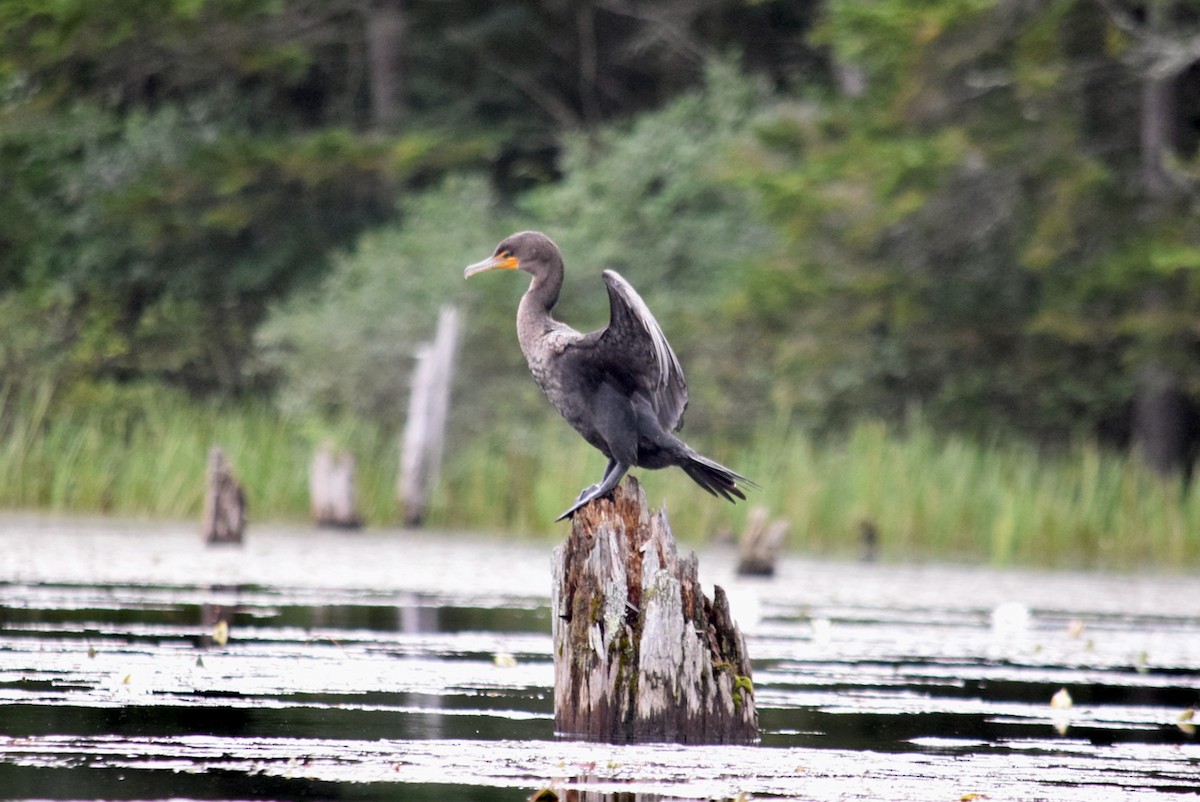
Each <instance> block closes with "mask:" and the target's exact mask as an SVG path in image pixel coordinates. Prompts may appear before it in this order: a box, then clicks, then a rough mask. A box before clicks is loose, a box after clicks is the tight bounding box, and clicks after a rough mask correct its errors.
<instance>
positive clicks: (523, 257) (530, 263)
mask: <svg viewBox="0 0 1200 802" xmlns="http://www.w3.org/2000/svg"><path fill="white" fill-rule="evenodd" d="M554 265H558V266H559V269H560V270H561V266H562V254H561V253H560V252H559V250H558V246H557V245H555V244H554V243H553V242H552V241H551V240H550V238H549V237H547V236H546V235H545V234H543V233H541V232H540V231H522V232H520V233H519V234H513V235H512V236H511V237H507V238H506V239H505V240H504V241H503V242H501V243H500V244H499V245H497V246H496V250H495V251H493V252H492V255H491V256H489V257H488V258H487V259H484V260H483V261H482V262H476V263H475V264H473V265H470V266H468V267H467V269H466V270H465V271H463V278H470V277H471V276H473V275H475V274H476V273H482V272H484V271H485V270H524V271H525V272H526V273H532V274H533V275H535V276H537V275H540V274H541V273H543V272H544V271H546V270H547V269H549V268H550V267H552V266H554Z"/></svg>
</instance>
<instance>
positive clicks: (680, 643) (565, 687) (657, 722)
mask: <svg viewBox="0 0 1200 802" xmlns="http://www.w3.org/2000/svg"><path fill="white" fill-rule="evenodd" d="M645 504H646V499H645V494H644V493H643V492H642V489H641V487H640V486H639V485H638V483H637V481H636V480H635V479H633V478H632V477H629V478H628V479H627V480H626V485H625V486H624V487H618V488H617V489H616V491H615V492H614V494H613V500H611V501H610V500H608V499H600V500H597V501H595V502H593V503H592V504H589V505H588V506H586V507H584V508H583V509H581V510H580V511H579V512H578V513H576V514H575V517H574V519H573V520H572V523H571V534H570V535H569V537H568V538H567V541H566V542H565V543H563V544H561V545H560V546H558V548H556V549H555V550H554V566H553V570H554V584H553V589H552V595H551V609H552V610H553V611H554V615H553V620H552V625H551V629H552V635H553V641H554V647H553V648H554V725H555V730H556V731H557V732H558V734H559V735H562V736H566V737H572V738H583V739H587V740H595V741H608V742H624V741H667V742H676V743H747V742H751V741H755V740H757V738H758V712H757V710H756V709H755V706H754V686H753V684H752V682H751V679H750V660H749V657H748V656H747V654H746V647H745V643H744V642H743V640H742V636H741V633H740V632H738V630H737V627H736V626H735V625H734V623H733V619H732V617H731V616H730V614H729V602H728V600H727V599H726V597H725V592H724V590H722V589H721V588H720V587H717V588H715V589H714V592H713V598H712V600H711V601H710V600H709V599H708V598H707V597H705V595H704V594H703V593H702V592H701V589H700V582H699V579H698V578H697V561H696V556H695V554H691V555H689V556H687V557H680V556H679V555H678V552H677V550H676V546H675V537H674V535H673V534H672V533H671V529H670V526H669V525H668V523H667V516H666V513H665V511H660V512H658V513H655V514H653V515H650V514H649V513H648V512H647V511H646V508H645Z"/></svg>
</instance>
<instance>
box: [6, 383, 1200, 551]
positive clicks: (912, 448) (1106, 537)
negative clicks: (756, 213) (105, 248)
mask: <svg viewBox="0 0 1200 802" xmlns="http://www.w3.org/2000/svg"><path fill="white" fill-rule="evenodd" d="M0 435H2V436H0V506H2V507H5V508H21V509H45V510H52V511H63V512H65V511H70V512H89V513H95V512H99V513H112V514H118V515H132V516H154V517H169V518H176V519H179V518H191V517H196V518H198V516H199V514H200V507H201V502H202V494H203V488H204V470H205V461H206V455H207V451H208V448H209V447H210V446H211V445H212V444H214V443H215V444H219V445H221V447H222V448H224V449H225V452H226V454H227V455H228V456H229V458H230V460H231V462H232V464H233V466H234V470H235V472H236V474H237V475H238V477H239V478H240V479H241V481H242V483H243V484H244V485H245V487H246V490H247V495H248V498H249V504H250V514H251V516H252V519H254V520H260V521H261V520H267V519H290V520H303V519H305V518H306V517H307V514H308V496H307V470H308V464H309V460H310V459H311V457H312V454H313V451H314V449H315V447H316V445H317V444H318V443H319V442H320V441H322V440H326V439H332V440H333V441H334V442H335V443H336V444H337V445H338V446H339V447H341V448H343V449H345V450H347V451H349V452H350V453H352V454H354V455H355V457H356V459H357V463H358V496H359V501H360V508H361V511H362V512H363V514H364V515H365V516H366V518H367V520H368V522H369V523H372V524H376V525H383V524H386V525H391V524H394V523H396V521H397V520H398V510H397V508H396V502H395V490H394V487H395V478H396V462H397V451H398V446H397V439H396V435H395V433H394V432H391V431H387V430H384V429H382V428H380V427H378V426H375V425H372V424H368V423H364V422H361V421H352V420H344V419H343V420H336V421H324V422H316V421H313V420H310V419H298V418H295V417H292V416H288V415H285V414H281V413H280V412H279V410H278V408H277V407H275V406H274V405H271V404H269V403H267V402H265V401H249V402H243V403H239V404H236V405H229V404H217V403H199V402H195V401H191V400H188V399H185V398H183V397H181V396H178V395H174V394H171V393H168V392H165V391H162V390H161V389H154V390H148V391H137V392H134V393H132V394H131V393H130V392H128V391H122V392H120V393H107V394H106V393H105V392H103V391H99V390H97V391H95V392H93V393H92V394H91V395H84V396H82V397H75V398H70V399H67V400H66V401H62V400H58V401H53V400H52V399H51V394H50V393H48V392H32V393H26V394H24V395H21V396H20V397H18V396H16V395H14V394H12V393H6V392H4V391H3V389H2V388H0ZM693 439H696V440H697V442H696V443H695V445H696V446H697V447H700V448H701V450H702V451H703V452H704V453H706V454H709V455H711V456H712V457H714V458H716V459H718V460H719V461H721V462H724V463H726V464H728V465H730V466H732V467H734V468H735V469H737V470H738V471H740V472H742V473H744V474H745V475H747V476H749V477H751V478H753V479H754V480H755V481H756V482H757V483H758V484H759V485H761V487H760V488H759V489H757V490H755V491H752V493H751V494H750V500H749V503H747V504H739V505H736V506H734V505H730V504H727V503H725V502H724V501H720V500H717V499H714V498H711V497H709V496H708V495H706V494H704V493H703V492H702V491H700V490H699V489H698V488H696V487H695V486H694V485H693V484H692V483H691V482H690V480H689V479H687V477H686V476H684V475H683V474H682V473H681V472H680V471H673V470H669V471H638V472H637V473H638V475H639V478H640V479H641V480H642V482H643V484H644V486H645V488H646V493H647V498H648V500H649V501H650V503H651V504H652V505H653V506H656V507H657V506H659V505H662V504H663V503H666V504H667V507H668V510H669V513H670V517H671V521H672V528H673V530H674V531H675V532H676V533H677V534H678V535H679V536H680V537H681V538H683V539H685V540H690V541H692V542H693V543H697V542H703V541H705V540H707V539H709V538H711V537H713V536H715V535H717V534H719V533H730V532H738V531H740V529H741V527H742V526H743V525H744V522H745V517H746V514H747V512H748V510H749V509H750V508H751V506H752V505H763V506H765V507H766V508H767V510H768V511H769V513H770V515H771V516H772V517H783V518H786V519H787V520H789V521H790V522H791V535H790V544H789V545H790V547H791V548H792V549H794V550H796V551H801V552H804V553H810V554H821V555H832V556H847V557H849V556H855V555H857V554H858V553H859V552H860V550H861V548H862V544H861V535H860V532H861V530H862V527H863V526H864V524H869V525H870V526H872V527H873V528H874V529H875V530H876V531H877V532H878V535H879V540H878V546H879V552H880V556H881V557H882V558H884V559H890V560H910V559H917V560H929V559H944V560H967V561H976V562H990V563H993V564H998V565H1006V564H1023V565H1047V566H1079V567H1087V566H1103V567H1109V568H1121V569H1129V568H1136V567H1141V566H1160V567H1179V566H1189V567H1194V566H1196V565H1198V564H1200V492H1198V490H1197V489H1196V488H1191V489H1189V488H1185V487H1184V486H1183V485H1182V483H1181V482H1177V481H1164V480H1163V479H1161V478H1160V477H1157V476H1155V475H1153V474H1151V473H1149V472H1148V471H1146V470H1144V469H1143V468H1142V467H1141V466H1140V465H1139V464H1138V463H1137V461H1136V460H1132V459H1128V458H1125V457H1123V456H1120V455H1116V454H1113V453H1110V452H1107V451H1104V450H1102V449H1100V448H1099V447H1098V446H1096V445H1095V444H1093V443H1089V442H1079V443H1076V444H1074V445H1072V446H1071V447H1069V448H1066V449H1062V450H1060V451H1058V452H1056V453H1053V454H1050V455H1047V454H1044V453H1041V452H1039V451H1038V450H1037V449H1036V448H1034V447H1032V446H1029V445H1024V444H1020V443H1012V442H1005V441H1001V440H992V441H990V442H986V443H980V442H977V441H975V440H971V439H968V438H964V437H958V436H953V435H949V436H944V435H941V434H939V433H937V432H936V431H935V430H934V428H933V427H932V426H930V425H928V424H926V423H923V422H922V421H920V420H915V421H913V422H912V423H911V424H910V425H909V426H908V427H906V431H905V433H904V434H902V435H900V434H896V433H894V432H892V431H890V430H889V429H888V428H887V427H885V426H884V425H882V424H879V423H870V422H868V423H862V424H859V425H858V426H856V427H854V428H853V429H852V430H851V431H850V432H849V433H847V434H846V435H845V436H842V437H837V438H828V439H815V438H813V437H811V436H810V435H808V434H806V433H804V432H803V431H801V430H799V429H795V428H792V427H790V426H788V425H787V424H786V423H781V424H777V425H774V426H768V427H764V428H763V429H762V431H760V432H759V434H758V435H757V436H755V437H752V438H750V439H748V440H744V441H738V442H726V443H722V442H719V441H715V442H711V443H707V442H701V441H700V439H699V438H698V437H697V438H693ZM603 468H604V458H603V457H602V456H601V455H600V454H598V453H597V452H596V451H594V450H593V449H592V448H591V447H589V446H588V445H587V444H585V443H583V442H582V441H581V440H580V439H579V438H578V437H577V436H575V435H574V433H573V432H571V431H570V430H569V429H568V428H567V427H566V426H565V425H563V423H562V422H561V421H559V420H557V419H548V420H547V421H546V423H545V425H543V426H540V427H535V428H533V429H527V430H506V431H504V432H501V431H497V432H495V433H493V434H491V435H488V436H486V437H484V438H483V439H481V440H479V441H475V442H469V443H462V442H460V443H458V444H457V446H456V447H452V448H451V450H450V452H449V453H448V454H447V461H446V465H445V467H444V469H443V475H442V481H441V482H440V483H439V486H438V490H437V491H436V493H435V496H434V498H433V500H432V504H431V508H430V514H429V519H428V523H429V526H431V527H437V528H443V529H459V530H475V531H481V530H482V531H503V532H507V533H521V534H524V535H530V536H547V537H549V536H561V535H562V533H563V532H564V531H565V528H564V527H565V524H555V523H554V518H555V516H557V515H558V514H559V513H561V512H562V511H563V510H564V509H566V508H567V507H568V506H569V505H570V503H571V502H572V501H573V499H574V498H575V496H576V495H577V494H578V492H579V491H580V490H581V489H582V488H583V487H585V486H587V485H589V484H591V483H593V482H595V481H597V480H598V478H599V476H600V473H601V471H602V470H603Z"/></svg>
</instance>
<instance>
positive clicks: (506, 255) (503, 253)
mask: <svg viewBox="0 0 1200 802" xmlns="http://www.w3.org/2000/svg"><path fill="white" fill-rule="evenodd" d="M496 255H497V256H499V257H500V258H501V259H508V258H509V257H510V256H512V251H500V253H498V254H496Z"/></svg>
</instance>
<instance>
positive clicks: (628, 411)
mask: <svg viewBox="0 0 1200 802" xmlns="http://www.w3.org/2000/svg"><path fill="white" fill-rule="evenodd" d="M485 270H524V271H525V272H527V273H530V274H531V275H532V276H533V280H532V281H531V282H530V283H529V289H528V290H527V291H526V292H525V295H524V296H523V297H522V298H521V305H520V307H519V308H518V310H517V337H518V339H519V340H520V342H521V351H522V352H524V354H525V360H526V361H527V362H528V363H529V370H530V372H531V373H533V378H534V380H535V381H537V383H538V386H539V387H541V388H542V391H543V392H544V393H545V394H546V397H547V398H549V399H550V402H551V403H552V404H554V406H555V407H556V408H557V409H558V411H559V412H560V413H561V414H562V416H563V417H564V418H566V419H567V422H568V423H570V424H571V426H573V427H575V430H576V431H577V432H579V433H580V434H581V435H583V438H584V439H585V440H587V441H588V442H589V443H591V444H592V445H593V446H595V447H596V448H598V449H600V451H601V452H603V453H604V455H605V456H606V457H608V467H607V468H606V469H605V471H604V477H603V478H602V479H601V480H600V482H599V483H598V484H595V485H592V486H591V487H589V488H587V489H585V490H584V491H583V492H582V493H580V494H579V498H578V499H576V501H575V504H574V505H572V506H571V508H570V509H569V510H567V511H566V512H564V513H563V514H562V515H560V516H559V518H558V520H560V521H561V520H562V519H563V518H566V517H567V516H569V515H572V514H573V513H574V512H575V511H576V510H578V509H579V508H580V507H582V506H584V505H585V504H587V503H588V502H590V501H592V500H594V499H597V498H600V497H601V496H604V495H607V494H608V493H610V492H612V490H613V488H615V487H616V486H617V483H618V482H620V481H621V477H623V476H624V475H625V473H626V472H627V471H628V470H629V469H630V468H631V467H635V466H637V467H642V468H665V467H667V466H668V465H678V466H679V467H680V468H682V469H683V470H684V472H686V473H687V475H688V476H690V477H691V478H692V480H693V481H695V482H696V484H698V485H700V486H701V487H703V488H704V489H705V490H707V491H708V492H710V493H712V494H713V495H719V496H722V497H724V498H726V499H728V500H729V501H734V500H735V499H739V498H740V499H744V498H745V497H746V496H745V495H744V493H743V492H742V487H751V486H753V483H752V482H750V481H749V480H748V479H746V478H745V477H744V476H742V475H740V474H738V473H735V472H734V471H731V470H730V469H729V468H726V467H725V466H724V465H720V464H718V463H716V462H713V461H712V460H710V459H708V458H706V457H702V456H700V455H699V454H697V453H696V452H695V451H693V450H692V449H691V448H689V447H688V445H687V444H686V443H684V442H683V441H682V440H680V439H679V438H678V437H676V436H675V435H674V434H673V432H675V431H677V430H678V429H679V427H680V426H682V425H683V411H684V409H685V408H686V407H687V402H688V391H687V383H686V382H685V381H684V378H683V369H682V368H681V367H680V366H679V360H678V359H676V358H675V352H674V351H672V350H671V346H670V345H669V344H668V343H667V338H666V337H664V336H663V333H662V329H660V328H659V326H658V322H657V321H655V319H654V316H653V315H652V314H650V310H649V309H648V308H647V307H646V304H645V302H644V301H643V300H642V299H641V296H639V295H638V294H637V292H636V291H635V290H634V289H633V287H631V286H630V285H629V282H627V281H625V279H623V278H621V276H619V275H618V274H617V273H616V272H615V271H612V270H605V271H604V283H605V285H606V286H607V287H608V300H609V306H610V308H611V315H610V319H609V323H608V326H607V327H605V328H603V329H600V330H599V331H593V332H591V333H590V334H581V333H580V332H578V331H575V329H573V328H571V327H570V326H567V325H566V324H564V323H560V322H558V321H557V320H555V319H554V318H553V317H551V315H550V310H552V309H553V308H554V304H555V303H556V302H557V301H558V293H559V290H561V289H562V282H563V260H562V253H561V252H560V251H559V250H558V246H557V245H555V244H554V243H553V242H551V241H550V238H549V237H547V236H546V235H545V234H541V233H539V232H537V231H523V232H521V233H519V234H513V235H512V236H511V237H509V238H508V239H506V240H504V241H503V242H501V243H500V244H499V245H497V246H496V250H495V252H494V253H493V254H492V255H491V257H489V258H488V259H485V260H483V261H482V262H478V263H477V264H473V265H471V266H470V267H468V268H467V269H466V271H465V273H464V277H465V278H470V277H471V276H473V275H475V274H476V273H482V272H483V271H485ZM739 485H741V486H739Z"/></svg>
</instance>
